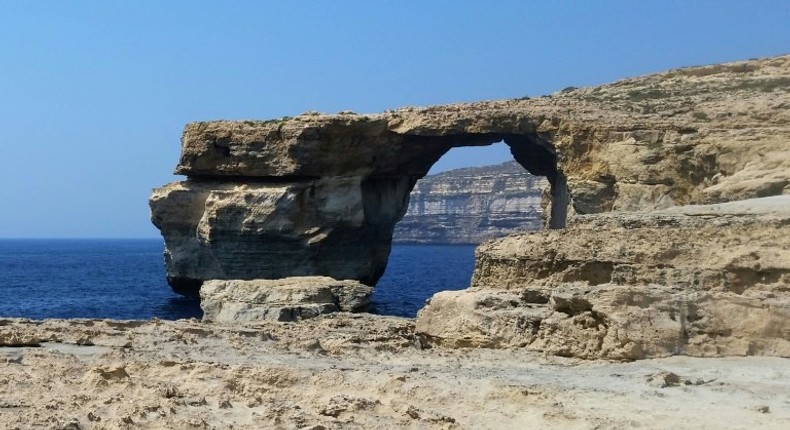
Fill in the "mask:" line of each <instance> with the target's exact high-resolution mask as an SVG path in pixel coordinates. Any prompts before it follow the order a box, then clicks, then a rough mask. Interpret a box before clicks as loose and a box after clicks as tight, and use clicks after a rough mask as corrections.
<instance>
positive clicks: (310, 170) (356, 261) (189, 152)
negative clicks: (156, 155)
mask: <svg viewBox="0 0 790 430" xmlns="http://www.w3.org/2000/svg"><path fill="white" fill-rule="evenodd" d="M415 118H422V119H424V117H423V116H422V115H418V116H416V117H415ZM407 124H411V125H410V126H409V127H410V128H409V129H404V127H406V126H407ZM514 124H515V127H514V125H513V124H511V126H510V127H494V126H488V127H482V126H476V127H474V129H473V130H467V128H469V127H461V128H452V127H451V128H448V127H446V125H445V126H441V127H428V126H426V125H423V126H419V124H416V123H415V122H414V119H412V120H408V119H407V118H404V115H402V114H396V113H388V114H383V115H378V116H360V115H336V116H325V115H309V114H308V115H303V116H300V117H297V118H289V119H282V120H278V121H237V122H231V121H216V122H206V123H193V124H189V125H187V127H186V128H185V130H184V134H183V138H182V153H181V159H180V162H179V165H178V167H177V168H176V173H177V174H184V175H186V176H187V180H185V181H182V182H175V183H171V184H169V185H166V186H164V187H162V188H160V189H157V190H154V193H153V195H152V197H151V200H150V205H151V216H152V221H153V223H154V224H155V225H156V227H157V228H159V229H160V231H161V232H162V235H163V236H164V238H165V243H166V250H165V262H166V266H167V274H168V282H169V283H170V285H171V286H172V287H173V289H174V290H175V291H177V292H179V293H181V294H184V295H193V296H194V295H196V294H197V292H198V290H199V288H200V285H201V283H202V281H203V280H205V279H259V278H261V279H277V278H285V277H291V276H311V275H322V276H329V277H333V278H336V279H355V280H359V281H361V282H363V283H365V284H367V285H375V283H376V282H377V281H378V279H379V278H380V277H381V275H382V274H383V273H384V269H385V268H386V264H387V259H388V256H389V253H390V249H391V243H392V234H393V230H394V227H395V224H396V223H397V222H398V221H399V220H400V219H401V218H402V217H403V214H404V213H405V211H406V209H407V207H408V198H409V193H410V191H411V190H412V188H413V187H414V185H415V183H416V182H417V180H418V179H420V178H421V177H423V176H425V175H426V174H427V172H428V171H429V170H430V168H431V166H432V165H433V164H434V163H435V162H436V161H437V160H439V158H440V157H441V156H442V155H444V154H445V153H446V152H447V151H449V150H450V149H451V148H453V147H460V146H482V145H490V144H492V143H496V142H500V141H504V142H505V143H506V144H507V145H508V146H509V147H510V151H511V153H512V154H513V157H514V159H515V160H516V161H517V162H518V163H519V164H521V165H522V166H523V167H524V168H525V169H526V170H528V171H529V172H530V173H532V174H534V175H539V176H546V177H547V178H548V180H549V183H550V184H551V193H550V195H551V202H550V204H551V212H550V214H551V215H550V217H549V220H548V226H549V227H551V228H561V227H563V226H564V225H565V217H566V214H567V210H566V208H567V206H568V204H569V202H570V200H569V192H568V188H567V184H566V179H565V176H564V175H563V173H562V171H561V169H560V167H559V166H558V158H557V152H556V149H555V147H554V146H553V144H552V143H551V141H550V137H549V136H548V135H546V134H545V133H543V134H542V133H538V132H537V127H536V126H535V125H534V123H532V122H531V121H521V122H517V123H514Z"/></svg>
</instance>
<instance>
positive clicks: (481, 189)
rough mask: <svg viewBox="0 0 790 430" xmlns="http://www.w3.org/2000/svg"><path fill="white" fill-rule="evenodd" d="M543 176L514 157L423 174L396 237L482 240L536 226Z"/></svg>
mask: <svg viewBox="0 0 790 430" xmlns="http://www.w3.org/2000/svg"><path fill="white" fill-rule="evenodd" d="M547 185H548V184H547V183H546V180H545V178H543V177H540V176H533V175H531V174H529V172H527V171H526V170H525V169H524V168H523V167H522V166H521V165H519V164H518V163H516V162H515V161H511V162H507V163H503V164H498V165H495V166H485V167H471V168H465V169H455V170H450V171H447V172H443V173H439V174H436V175H431V176H426V177H424V178H422V179H420V180H419V181H417V184H416V185H415V186H414V189H413V190H412V192H411V194H410V195H409V207H408V209H407V210H406V214H405V215H404V216H403V219H401V221H400V222H398V224H397V225H396V226H395V235H394V237H393V240H394V241H395V242H398V243H426V244H427V243H447V244H460V243H473V244H477V243H481V242H483V241H484V240H487V239H492V238H496V237H502V236H505V235H507V234H509V233H513V232H517V231H526V230H537V229H539V228H541V225H542V220H541V214H542V212H543V210H542V208H541V206H540V204H541V195H542V193H543V188H545V187H546V186H547Z"/></svg>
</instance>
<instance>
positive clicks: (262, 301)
mask: <svg viewBox="0 0 790 430" xmlns="http://www.w3.org/2000/svg"><path fill="white" fill-rule="evenodd" d="M372 291H373V289H372V288H371V287H368V286H367V285H363V284H361V283H359V282H357V281H348V280H346V281H338V280H335V279H332V278H328V277H322V276H305V277H291V278H284V279H275V280H263V279H258V280H253V281H241V280H211V281H207V282H204V283H203V286H202V287H201V289H200V307H201V308H203V320H204V321H212V322H241V323H250V322H258V321H298V320H303V319H307V318H313V317H316V316H318V315H321V314H326V313H331V312H337V311H346V312H359V311H362V310H365V309H366V307H367V304H368V297H369V296H370V293H371V292H372Z"/></svg>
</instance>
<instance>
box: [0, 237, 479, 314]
mask: <svg viewBox="0 0 790 430" xmlns="http://www.w3.org/2000/svg"><path fill="white" fill-rule="evenodd" d="M163 249H164V244H163V242H162V241H161V240H159V239H0V318H2V317H22V318H32V319H43V318H112V319H149V318H154V317H155V318H159V319H181V318H193V317H194V318H200V317H201V316H202V312H201V310H200V304H199V303H198V301H197V300H195V299H189V298H185V297H182V296H179V295H177V294H175V293H173V291H172V290H171V289H170V287H169V286H168V285H167V282H166V281H165V268H164V262H163V258H162V252H163ZM474 250H475V247H474V246H472V245H393V248H392V253H391V254H390V259H389V262H388V264H387V271H386V272H385V273H384V276H383V277H382V278H381V280H380V281H379V283H378V285H376V288H375V289H374V293H373V295H372V297H371V306H370V312H371V313H376V314H381V315H394V316H401V317H414V316H415V315H416V314H417V311H418V310H419V309H420V308H421V307H422V306H424V304H425V301H426V300H427V299H428V298H430V297H431V296H432V295H433V294H434V293H436V292H439V291H442V290H460V289H463V288H466V287H468V286H469V281H470V279H471V276H472V269H473V266H474Z"/></svg>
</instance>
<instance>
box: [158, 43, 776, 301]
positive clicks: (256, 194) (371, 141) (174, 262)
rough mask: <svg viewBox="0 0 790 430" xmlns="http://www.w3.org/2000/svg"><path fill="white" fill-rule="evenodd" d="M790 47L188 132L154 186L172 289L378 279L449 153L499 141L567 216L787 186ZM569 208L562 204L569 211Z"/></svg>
mask: <svg viewBox="0 0 790 430" xmlns="http://www.w3.org/2000/svg"><path fill="white" fill-rule="evenodd" d="M788 82H790V56H783V57H775V58H768V59H763V60H755V61H748V62H740V63H730V64H724V65H716V66H707V67H701V68H690V69H680V70H673V71H669V72H664V73H659V74H655V75H650V76H646V77H641V78H635V79H628V80H623V81H619V82H616V83H614V84H610V85H605V86H601V87H597V88H586V89H576V90H569V91H563V92H561V93H557V94H554V95H552V96H549V97H541V98H537V99H525V100H502V101H490V102H481V103H472V104H458V105H447V106H435V107H428V108H404V109H397V110H393V111H388V112H385V113H382V114H376V115H355V114H338V115H322V114H313V113H308V114H304V115H300V116H298V117H296V118H288V119H281V120H273V121H214V122H203V123H194V124H190V125H188V126H187V127H186V129H185V131H184V135H183V139H182V153H181V159H180V162H179V165H178V167H177V169H176V173H178V174H183V175H186V176H187V177H188V178H189V179H188V180H187V181H186V182H183V183H176V184H171V185H168V186H165V187H163V188H161V189H158V190H155V192H154V195H153V196H152V198H151V211H152V218H153V221H154V223H155V224H156V225H157V226H158V227H159V228H160V230H161V232H162V234H163V236H164V237H165V241H166V244H167V250H166V262H167V273H168V279H169V280H170V283H171V285H172V286H173V287H174V288H175V289H176V290H177V291H180V292H182V293H186V294H193V295H196V294H197V290H198V288H199V286H200V284H201V283H202V281H203V280H205V279H254V278H269V279H271V278H280V277H287V276H296V275H299V276H301V275H324V276H331V277H334V278H337V279H356V280H359V281H361V282H363V283H365V284H368V285H373V284H375V282H376V280H377V279H378V278H379V277H380V275H381V274H382V273H383V271H384V268H385V266H386V259H387V256H388V254H389V249H390V243H391V235H392V230H393V228H394V224H395V222H397V220H398V219H400V217H401V216H402V214H403V211H404V210H405V208H406V202H407V199H408V194H409V192H410V191H411V188H412V187H413V185H414V183H415V182H416V180H417V179H418V178H420V177H421V176H423V175H425V173H426V172H427V171H428V169H429V168H430V166H431V165H432V164H433V163H434V162H435V161H436V160H437V159H438V158H439V157H441V155H442V154H444V153H445V152H446V151H447V150H449V149H450V148H452V147H456V146H468V145H487V144H491V143H494V142H498V141H502V140H504V141H505V143H506V144H508V145H509V146H510V148H511V152H512V153H513V156H514V158H515V160H516V161H517V162H518V163H519V164H521V165H522V166H524V167H525V168H526V169H527V170H528V171H529V172H530V173H532V174H535V175H541V176H546V178H547V180H548V182H549V183H550V186H551V192H550V193H548V194H547V195H550V196H551V205H550V206H551V207H550V208H547V210H546V211H545V213H547V214H551V216H550V217H549V218H550V219H549V221H548V224H549V225H550V226H552V227H562V226H563V225H564V224H565V217H566V214H567V213H570V214H573V213H577V214H590V213H601V212H607V211H611V210H647V209H661V208H666V207H670V206H673V205H682V204H692V203H705V202H723V201H730V200H737V199H743V198H750V197H758V196H769V195H778V194H783V193H788V192H790V157H788V154H790V109H788V106H790V93H789V92H788V91H789V90H788V88H790V85H787V84H788ZM569 205H570V208H569V207H568V206H569Z"/></svg>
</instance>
